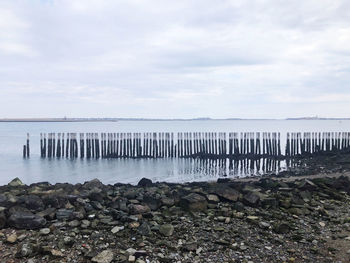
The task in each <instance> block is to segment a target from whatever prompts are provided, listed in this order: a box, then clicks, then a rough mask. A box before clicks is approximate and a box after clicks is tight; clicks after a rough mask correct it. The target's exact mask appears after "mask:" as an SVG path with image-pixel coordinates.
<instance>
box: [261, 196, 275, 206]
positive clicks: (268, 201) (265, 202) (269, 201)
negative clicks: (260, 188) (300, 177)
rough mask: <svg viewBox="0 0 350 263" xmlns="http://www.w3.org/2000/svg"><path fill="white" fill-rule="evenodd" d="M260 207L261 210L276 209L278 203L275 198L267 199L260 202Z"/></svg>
mask: <svg viewBox="0 0 350 263" xmlns="http://www.w3.org/2000/svg"><path fill="white" fill-rule="evenodd" d="M261 205H262V207H263V208H277V206H278V201H277V199H276V198H273V197H268V198H264V199H262V200H261Z"/></svg>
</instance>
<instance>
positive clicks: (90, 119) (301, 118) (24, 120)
mask: <svg viewBox="0 0 350 263" xmlns="http://www.w3.org/2000/svg"><path fill="white" fill-rule="evenodd" d="M212 120H213V121H215V120H249V121H251V120H257V121H264V120H350V118H319V117H299V118H286V119H245V118H223V119H215V118H207V117H205V118H193V119H180V118H177V119H156V118H2V119H0V122H116V121H212Z"/></svg>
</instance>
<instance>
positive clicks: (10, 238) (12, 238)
mask: <svg viewBox="0 0 350 263" xmlns="http://www.w3.org/2000/svg"><path fill="white" fill-rule="evenodd" d="M6 241H7V242H8V243H10V244H13V243H15V242H16V241H17V235H16V233H14V234H11V235H9V236H7V238H6Z"/></svg>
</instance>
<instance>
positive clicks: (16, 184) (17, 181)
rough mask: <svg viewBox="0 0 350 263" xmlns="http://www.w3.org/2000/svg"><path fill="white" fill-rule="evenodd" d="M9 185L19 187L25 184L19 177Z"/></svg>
mask: <svg viewBox="0 0 350 263" xmlns="http://www.w3.org/2000/svg"><path fill="white" fill-rule="evenodd" d="M8 185H9V186H12V187H17V186H23V185H24V183H22V181H21V180H20V179H19V178H18V177H16V178H15V179H13V180H12V181H11V182H9V183H8Z"/></svg>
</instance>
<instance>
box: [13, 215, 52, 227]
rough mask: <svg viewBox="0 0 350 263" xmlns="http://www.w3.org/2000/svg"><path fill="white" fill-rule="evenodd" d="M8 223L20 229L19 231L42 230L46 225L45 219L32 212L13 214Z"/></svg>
mask: <svg viewBox="0 0 350 263" xmlns="http://www.w3.org/2000/svg"><path fill="white" fill-rule="evenodd" d="M8 223H9V225H10V226H13V227H16V228H19V229H37V228H42V227H43V226H45V224H46V220H45V218H43V217H41V216H38V215H34V214H33V213H30V212H20V211H19V212H15V213H13V214H12V215H11V216H10V218H9V220H8Z"/></svg>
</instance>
